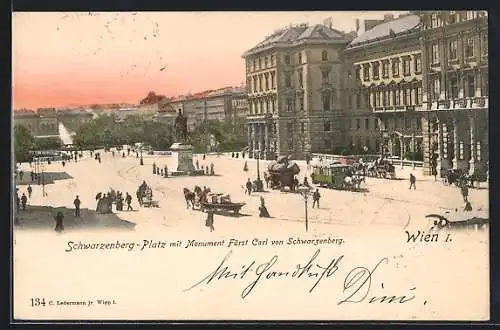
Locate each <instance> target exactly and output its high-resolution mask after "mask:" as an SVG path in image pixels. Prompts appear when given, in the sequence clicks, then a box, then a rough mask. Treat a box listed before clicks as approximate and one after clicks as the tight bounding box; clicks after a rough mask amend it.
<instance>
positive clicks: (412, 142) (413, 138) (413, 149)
mask: <svg viewBox="0 0 500 330" xmlns="http://www.w3.org/2000/svg"><path fill="white" fill-rule="evenodd" d="M410 151H411V152H415V151H416V150H415V133H412V134H411V145H410Z"/></svg>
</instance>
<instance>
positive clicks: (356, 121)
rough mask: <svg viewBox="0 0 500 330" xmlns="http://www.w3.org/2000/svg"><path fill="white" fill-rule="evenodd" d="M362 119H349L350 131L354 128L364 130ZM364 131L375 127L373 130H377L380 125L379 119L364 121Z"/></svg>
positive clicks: (366, 119)
mask: <svg viewBox="0 0 500 330" xmlns="http://www.w3.org/2000/svg"><path fill="white" fill-rule="evenodd" d="M361 122H362V120H361V118H356V119H355V118H351V119H348V120H347V127H348V128H349V129H353V128H356V129H362V128H361ZM370 122H373V125H370ZM363 127H364V129H365V130H369V129H371V127H373V129H375V130H377V129H378V127H379V125H378V118H372V119H371V120H370V118H365V119H364V126H363Z"/></svg>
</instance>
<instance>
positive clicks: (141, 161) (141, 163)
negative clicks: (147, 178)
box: [139, 146, 144, 166]
mask: <svg viewBox="0 0 500 330" xmlns="http://www.w3.org/2000/svg"><path fill="white" fill-rule="evenodd" d="M140 151H141V160H140V161H139V164H140V165H141V166H142V165H144V160H143V159H142V146H141V149H140Z"/></svg>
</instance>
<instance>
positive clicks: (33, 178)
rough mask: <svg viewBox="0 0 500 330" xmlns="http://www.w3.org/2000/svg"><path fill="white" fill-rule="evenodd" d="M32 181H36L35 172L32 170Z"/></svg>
mask: <svg viewBox="0 0 500 330" xmlns="http://www.w3.org/2000/svg"><path fill="white" fill-rule="evenodd" d="M30 175H31V182H33V181H35V172H33V171H31V173H30Z"/></svg>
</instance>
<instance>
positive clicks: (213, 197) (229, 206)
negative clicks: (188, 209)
mask: <svg viewBox="0 0 500 330" xmlns="http://www.w3.org/2000/svg"><path fill="white" fill-rule="evenodd" d="M209 197H210V198H209V199H208V202H201V203H200V204H201V210H202V211H215V212H219V211H231V212H234V213H235V214H239V213H240V210H241V208H242V207H243V206H245V204H246V203H233V202H232V201H231V196H230V195H224V194H221V193H219V194H210V196H209Z"/></svg>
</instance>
